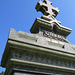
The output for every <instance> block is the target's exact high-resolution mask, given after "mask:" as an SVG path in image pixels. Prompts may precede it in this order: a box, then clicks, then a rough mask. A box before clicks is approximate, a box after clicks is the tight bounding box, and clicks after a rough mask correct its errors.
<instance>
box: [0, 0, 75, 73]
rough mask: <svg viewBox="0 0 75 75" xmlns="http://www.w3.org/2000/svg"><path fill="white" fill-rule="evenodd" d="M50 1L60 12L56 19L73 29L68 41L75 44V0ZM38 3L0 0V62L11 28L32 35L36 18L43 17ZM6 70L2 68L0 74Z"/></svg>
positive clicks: (34, 0) (36, 0) (27, 0)
mask: <svg viewBox="0 0 75 75" xmlns="http://www.w3.org/2000/svg"><path fill="white" fill-rule="evenodd" d="M50 1H51V2H52V3H53V6H55V7H58V8H59V10H60V13H59V15H58V16H57V17H56V18H57V19H58V20H59V21H61V25H63V26H66V27H68V28H71V29H72V33H71V34H70V35H69V36H68V37H67V39H68V40H69V41H70V42H71V43H73V44H75V0H50ZM37 2H38V0H0V61H1V58H2V54H3V52H4V49H5V46H6V42H7V39H8V35H9V31H10V28H13V29H15V30H16V31H24V32H27V33H30V28H31V26H32V24H33V22H34V21H35V19H36V17H41V15H42V14H41V13H40V12H38V13H37V12H36V10H35V6H36V4H37ZM4 70H5V69H4V68H1V67H0V72H1V71H4Z"/></svg>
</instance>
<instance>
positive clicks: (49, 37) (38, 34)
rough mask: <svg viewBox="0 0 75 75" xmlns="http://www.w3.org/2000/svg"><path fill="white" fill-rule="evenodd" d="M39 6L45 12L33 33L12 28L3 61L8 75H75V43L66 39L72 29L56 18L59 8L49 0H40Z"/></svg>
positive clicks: (34, 26)
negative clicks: (61, 23)
mask: <svg viewBox="0 0 75 75" xmlns="http://www.w3.org/2000/svg"><path fill="white" fill-rule="evenodd" d="M49 5H50V6H49ZM36 9H37V11H41V12H42V13H43V14H44V16H42V18H41V19H40V18H37V19H36V20H35V22H34V24H33V26H32V28H31V30H30V31H31V33H26V32H22V31H19V32H17V31H15V30H14V29H10V33H9V37H8V41H7V44H6V48H5V50H4V53H3V56H2V61H1V66H2V67H4V68H6V71H5V74H4V75H75V45H73V44H71V43H70V42H69V41H68V40H67V39H66V37H67V36H68V35H69V34H70V33H71V32H72V30H71V29H69V28H67V27H64V26H61V25H60V22H59V21H57V20H56V19H55V17H56V16H57V14H58V12H59V10H58V9H57V8H54V7H53V6H52V3H51V2H49V1H48V0H44V1H43V2H41V0H39V2H38V3H37V6H36ZM48 19H49V20H48Z"/></svg>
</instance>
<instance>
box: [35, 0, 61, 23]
mask: <svg viewBox="0 0 75 75" xmlns="http://www.w3.org/2000/svg"><path fill="white" fill-rule="evenodd" d="M35 9H36V10H37V11H41V12H42V13H43V16H42V18H44V19H46V20H50V21H53V20H55V21H56V22H58V23H60V22H59V21H57V20H56V19H55V17H56V16H57V14H58V13H59V9H58V8H57V7H56V8H55V7H53V6H52V2H50V1H49V0H44V1H43V2H42V1H41V0H39V2H38V3H37V5H36V7H35Z"/></svg>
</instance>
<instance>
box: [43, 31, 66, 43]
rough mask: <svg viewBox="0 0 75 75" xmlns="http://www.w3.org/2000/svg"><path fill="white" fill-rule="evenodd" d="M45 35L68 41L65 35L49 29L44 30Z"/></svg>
mask: <svg viewBox="0 0 75 75" xmlns="http://www.w3.org/2000/svg"><path fill="white" fill-rule="evenodd" d="M43 36H45V37H48V38H53V39H57V40H60V41H66V38H65V37H64V36H61V35H59V34H55V33H53V32H49V31H43ZM66 42H67V41H66Z"/></svg>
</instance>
